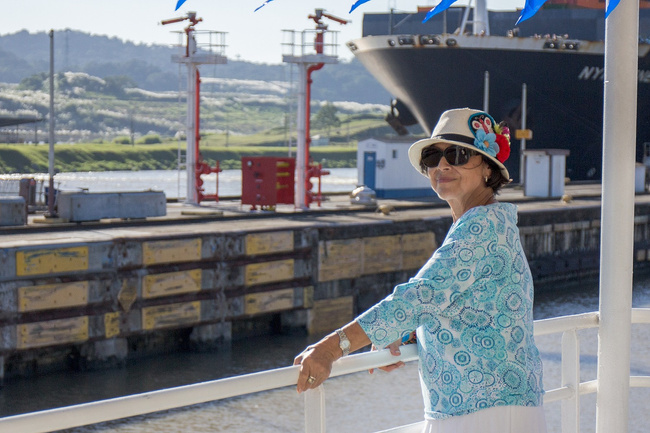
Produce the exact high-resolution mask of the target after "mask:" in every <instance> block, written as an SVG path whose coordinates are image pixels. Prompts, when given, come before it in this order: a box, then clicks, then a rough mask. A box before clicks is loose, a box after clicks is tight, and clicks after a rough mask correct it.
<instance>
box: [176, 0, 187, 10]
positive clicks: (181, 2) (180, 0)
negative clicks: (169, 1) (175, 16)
mask: <svg viewBox="0 0 650 433" xmlns="http://www.w3.org/2000/svg"><path fill="white" fill-rule="evenodd" d="M183 3H185V0H178V2H177V3H176V9H174V10H175V11H177V10H178V8H179V7H181V6H183Z"/></svg>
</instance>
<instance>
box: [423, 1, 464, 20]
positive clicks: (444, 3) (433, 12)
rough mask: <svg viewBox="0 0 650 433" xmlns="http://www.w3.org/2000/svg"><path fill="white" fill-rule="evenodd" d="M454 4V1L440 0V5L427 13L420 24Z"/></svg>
mask: <svg viewBox="0 0 650 433" xmlns="http://www.w3.org/2000/svg"><path fill="white" fill-rule="evenodd" d="M455 2H456V0H442V1H441V2H440V3H438V6H436V7H435V8H433V9H431V10H430V11H429V12H427V15H426V16H425V17H424V19H423V20H422V22H423V23H426V22H427V21H429V20H430V19H431V17H433V16H434V15H438V14H439V13H440V12H442V11H444V10H445V9H449V6H451V5H452V4H454V3H455Z"/></svg>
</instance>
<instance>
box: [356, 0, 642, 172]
mask: <svg viewBox="0 0 650 433" xmlns="http://www.w3.org/2000/svg"><path fill="white" fill-rule="evenodd" d="M568 1H569V2H572V3H571V4H567V0H558V1H557V2H555V3H553V0H549V1H548V2H547V5H546V6H545V7H544V8H543V9H541V10H539V11H538V12H537V14H536V15H535V16H533V17H532V18H530V19H528V20H526V21H524V22H522V23H520V25H518V26H516V27H515V23H516V22H517V18H518V17H519V15H520V11H508V12H501V11H489V10H487V8H486V7H485V3H484V0H478V4H477V6H476V7H454V8H450V9H448V10H447V11H445V12H443V13H441V14H439V15H436V16H434V17H433V18H432V19H431V20H429V21H427V22H426V23H423V22H422V21H423V19H424V17H425V15H426V12H427V11H428V10H429V9H430V7H427V8H419V10H418V11H417V12H413V13H396V12H394V11H391V12H390V13H366V14H365V15H364V18H363V36H362V37H361V38H360V39H356V40H353V41H350V42H348V44H347V45H348V47H349V49H350V50H351V51H352V52H353V53H354V55H355V56H356V57H357V58H358V59H359V61H361V63H362V64H363V65H364V66H365V67H366V68H367V69H368V71H369V72H370V73H371V74H372V75H373V76H374V77H375V78H376V79H377V80H378V81H379V82H380V83H381V84H382V85H383V86H384V87H385V88H386V89H387V90H388V92H390V94H391V95H392V96H393V97H394V100H393V104H392V107H391V112H390V113H388V115H387V117H386V119H387V120H388V121H389V123H390V124H391V126H393V128H394V129H395V130H396V131H397V132H398V133H400V134H404V133H406V132H407V131H408V129H407V128H406V127H407V126H409V125H413V124H415V123H419V124H420V125H421V126H422V128H423V129H424V130H425V131H426V132H428V133H430V132H431V130H432V129H433V127H434V126H435V124H436V122H437V120H438V118H439V117H440V114H441V113H442V112H443V111H445V110H447V109H450V108H458V107H472V108H479V109H484V108H486V107H487V111H488V112H489V113H490V114H493V116H494V117H495V119H496V120H497V121H501V120H503V121H506V122H507V123H508V126H509V127H510V130H511V131H512V153H511V156H510V159H509V160H508V161H507V163H506V166H507V168H508V170H509V171H510V174H511V177H512V178H513V179H514V180H515V181H516V182H517V181H521V179H520V175H519V171H520V154H521V149H520V141H519V139H518V138H522V136H526V135H527V134H532V135H531V138H530V139H527V140H526V141H525V149H565V150H568V151H569V152H570V154H569V155H568V156H567V158H566V176H567V177H568V178H570V179H571V181H599V180H600V179H601V175H602V131H603V77H604V64H603V63H604V50H605V44H604V39H605V16H604V15H605V14H604V2H601V1H598V0H568ZM649 6H650V2H649V1H641V8H640V13H639V35H640V41H639V50H638V51H639V57H638V59H639V64H638V107H637V161H638V162H641V161H643V159H644V148H650V44H648V42H649V41H650V40H649V39H648V38H649V37H650V9H648V7H649ZM524 84H525V86H524ZM524 99H525V100H526V104H525V107H523V106H522V100H524ZM523 108H525V110H524V109H523ZM523 116H525V121H524V122H522V120H524V117H523ZM523 125H525V130H524V129H523V128H522V126H523ZM517 130H520V132H519V137H515V135H516V134H515V133H516V131H517Z"/></svg>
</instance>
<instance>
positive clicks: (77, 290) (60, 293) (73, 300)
mask: <svg viewBox="0 0 650 433" xmlns="http://www.w3.org/2000/svg"><path fill="white" fill-rule="evenodd" d="M87 303H88V281H78V282H75V283H61V284H47V285H43V286H28V287H20V288H19V289H18V311H37V310H50V309H57V308H67V307H78V306H80V305H86V304H87Z"/></svg>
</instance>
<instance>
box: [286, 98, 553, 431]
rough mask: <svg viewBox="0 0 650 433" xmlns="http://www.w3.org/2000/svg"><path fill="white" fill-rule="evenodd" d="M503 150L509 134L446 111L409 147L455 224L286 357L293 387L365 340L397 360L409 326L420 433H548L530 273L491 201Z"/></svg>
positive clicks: (479, 115) (305, 385)
mask: <svg viewBox="0 0 650 433" xmlns="http://www.w3.org/2000/svg"><path fill="white" fill-rule="evenodd" d="M509 154H510V139H509V131H508V129H507V128H506V127H505V126H504V125H497V124H496V123H495V122H494V119H493V118H492V117H491V116H490V115H489V114H487V113H485V112H481V111H478V110H471V109H468V108H463V109H457V110H449V111H446V112H444V113H443V114H442V116H441V117H440V120H439V121H438V124H437V125H436V127H435V129H434V131H433V134H432V136H431V138H430V139H425V140H420V141H418V142H416V143H414V144H413V145H412V146H411V148H410V149H409V159H410V162H411V164H412V165H413V167H415V168H416V169H417V170H418V171H420V172H421V173H422V174H424V175H425V176H427V177H428V178H429V180H430V182H431V187H432V188H433V190H434V191H435V192H436V193H437V194H438V196H439V197H440V198H441V199H443V200H445V201H446V202H447V203H448V204H449V206H450V207H451V213H452V216H453V224H452V226H451V228H450V229H449V232H448V233H447V237H446V238H445V240H444V242H443V244H442V245H441V246H440V248H438V250H436V251H435V252H434V254H433V256H432V257H431V258H430V259H429V261H428V262H427V263H426V264H425V265H424V267H422V269H420V271H419V272H418V274H417V275H416V276H415V277H414V278H412V279H411V280H410V281H409V282H407V283H404V284H400V285H398V286H396V287H395V289H394V291H393V293H392V294H391V295H389V296H388V297H386V298H385V299H384V300H383V301H381V302H380V303H378V304H377V305H375V306H373V307H372V308H370V309H369V310H368V311H366V312H365V313H363V314H362V315H361V316H359V317H358V318H357V319H356V320H355V321H353V322H351V323H349V324H348V325H346V326H344V327H343V328H342V329H339V330H337V331H336V332H334V333H332V334H330V335H328V336H327V337H325V338H323V339H322V340H321V341H319V342H318V343H317V344H315V345H312V346H310V347H308V348H307V349H306V350H305V351H304V352H303V353H301V354H300V355H298V356H297V357H296V359H295V362H294V364H296V365H298V364H300V365H301V369H300V375H299V377H298V383H297V389H298V392H302V391H305V390H307V389H311V388H315V387H317V386H319V385H320V384H321V383H323V381H324V380H325V379H327V377H328V376H329V374H330V372H331V368H332V363H333V362H334V361H335V360H336V359H338V358H340V357H341V356H345V355H347V354H348V353H349V352H352V351H354V350H358V349H360V348H362V347H364V346H367V345H369V344H372V345H373V346H375V347H377V348H384V347H389V348H390V349H391V353H393V354H399V349H398V346H399V344H400V342H401V341H402V340H403V339H408V337H409V335H410V333H411V332H412V331H416V335H417V344H418V356H419V358H420V368H419V369H420V382H421V384H422V391H423V396H424V405H425V420H426V423H425V424H426V426H425V429H424V432H426V433H433V432H479V431H480V432H482V433H491V432H499V433H507V432H513V433H514V432H522V433H543V432H546V424H545V420H544V412H543V408H542V395H543V390H542V362H541V359H540V356H539V351H538V350H537V347H536V345H535V341H534V338H533V313H532V309H533V281H532V276H531V273H530V269H529V267H528V262H527V260H526V257H525V255H524V251H523V249H522V247H521V243H520V239H519V232H518V229H517V226H516V221H517V211H516V206H514V205H512V204H507V203H499V202H497V200H496V198H495V195H496V193H497V192H498V191H499V189H500V188H501V187H503V186H504V185H506V184H507V183H508V182H509V181H510V176H509V173H508V170H507V169H506V167H505V166H504V165H503V162H504V161H505V160H506V159H507V158H508V156H509ZM401 365H402V364H401V363H396V364H393V365H392V366H388V367H386V368H385V369H386V370H388V371H390V370H392V369H394V368H397V367H399V366H401Z"/></svg>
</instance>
